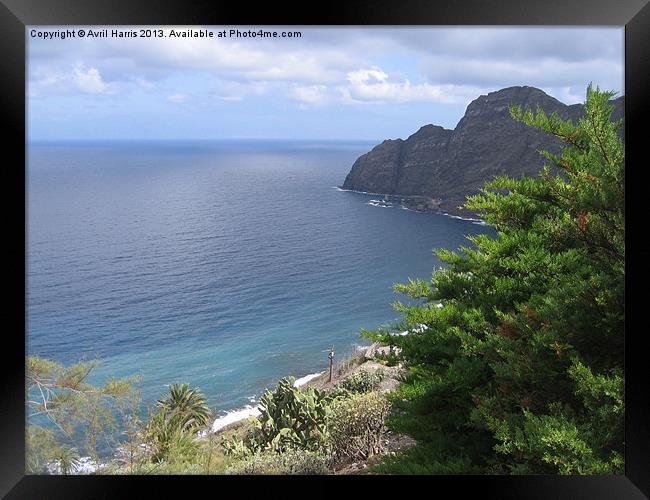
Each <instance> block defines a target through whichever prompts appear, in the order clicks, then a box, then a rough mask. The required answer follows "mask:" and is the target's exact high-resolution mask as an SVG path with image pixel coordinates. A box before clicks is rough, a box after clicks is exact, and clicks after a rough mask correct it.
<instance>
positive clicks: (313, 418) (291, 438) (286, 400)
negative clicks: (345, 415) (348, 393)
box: [225, 377, 330, 456]
mask: <svg viewBox="0 0 650 500" xmlns="http://www.w3.org/2000/svg"><path fill="white" fill-rule="evenodd" d="M294 381H295V379H294V378H293V377H285V378H283V379H282V380H280V382H278V386H277V387H276V389H275V390H274V391H267V392H266V393H265V394H264V395H263V396H262V397H261V398H260V405H259V406H260V408H261V415H260V416H259V417H258V418H255V417H250V421H251V423H252V424H253V428H252V429H251V430H250V432H248V433H247V435H246V437H245V439H244V440H243V441H242V442H238V441H233V442H230V443H227V444H226V445H225V449H226V451H227V452H228V453H229V454H232V455H236V456H243V455H246V452H245V451H244V448H246V449H248V450H249V451H250V452H258V451H265V450H271V451H276V452H278V453H282V452H284V451H286V450H288V449H294V448H299V449H305V450H318V449H321V448H322V447H323V446H324V443H325V442H326V438H327V429H326V427H325V417H326V413H327V404H328V402H329V400H330V397H329V396H328V395H327V394H326V393H325V392H324V391H319V390H317V389H314V388H313V387H309V388H296V387H294V386H293V383H294Z"/></svg>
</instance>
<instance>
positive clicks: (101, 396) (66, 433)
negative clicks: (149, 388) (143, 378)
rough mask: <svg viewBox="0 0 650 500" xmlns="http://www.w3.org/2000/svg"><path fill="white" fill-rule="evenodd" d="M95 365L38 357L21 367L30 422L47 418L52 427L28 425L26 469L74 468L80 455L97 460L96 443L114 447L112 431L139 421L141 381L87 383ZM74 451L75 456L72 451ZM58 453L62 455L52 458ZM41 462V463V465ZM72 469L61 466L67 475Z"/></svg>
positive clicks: (93, 363)
mask: <svg viewBox="0 0 650 500" xmlns="http://www.w3.org/2000/svg"><path fill="white" fill-rule="evenodd" d="M97 364H98V361H92V362H85V361H84V362H80V363H77V364H74V365H72V366H68V367H65V366H63V365H62V364H60V363H57V362H55V361H52V360H48V359H44V358H41V357H38V356H29V357H27V359H26V363H25V365H26V366H25V368H26V370H25V372H26V374H25V391H26V406H27V418H28V421H30V422H33V421H35V420H36V419H39V418H41V419H43V418H44V419H47V420H49V422H50V423H51V424H52V426H53V429H48V430H45V429H44V428H42V427H37V426H30V427H29V429H31V430H28V435H27V443H26V444H27V447H26V455H27V460H26V464H27V470H28V471H30V472H34V473H39V472H42V466H43V465H44V463H46V462H48V461H52V460H59V461H61V463H63V464H64V465H66V466H67V465H70V467H72V466H73V465H74V464H75V462H74V460H75V458H74V456H75V454H76V456H78V454H79V452H80V451H83V453H84V454H86V455H89V456H90V457H91V458H92V459H93V460H95V461H98V456H97V442H98V440H99V439H103V440H106V441H108V442H109V443H110V442H113V443H115V441H116V437H115V436H116V431H117V429H119V428H127V427H128V421H129V420H130V419H131V420H133V419H134V418H135V417H137V407H138V403H139V391H137V389H136V388H135V383H137V382H138V381H139V377H129V378H125V379H120V380H114V379H113V380H109V381H108V382H106V383H105V384H104V385H103V386H99V387H98V386H94V385H91V384H89V383H88V382H87V379H88V377H89V376H90V374H91V373H92V371H93V370H94V369H95V367H96V366H97ZM72 449H74V453H73V454H71V453H72V452H71V451H70V450H72ZM54 451H56V452H57V453H58V454H59V455H60V456H59V457H55V456H53V453H54ZM44 461H45V462H44ZM70 467H68V468H66V467H62V469H63V470H65V471H69V470H71V469H70Z"/></svg>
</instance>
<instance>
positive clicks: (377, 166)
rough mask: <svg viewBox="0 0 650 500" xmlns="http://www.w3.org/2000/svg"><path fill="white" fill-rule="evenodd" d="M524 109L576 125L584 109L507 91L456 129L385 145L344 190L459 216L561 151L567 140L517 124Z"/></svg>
mask: <svg viewBox="0 0 650 500" xmlns="http://www.w3.org/2000/svg"><path fill="white" fill-rule="evenodd" d="M612 103H613V104H614V105H615V111H614V114H613V119H615V120H617V119H620V118H622V117H623V113H624V98H623V97H619V98H618V99H615V100H613V101H612ZM510 104H518V105H520V106H522V107H524V108H531V109H533V110H535V109H536V108H537V106H538V105H539V106H540V107H541V108H542V109H543V110H544V111H545V112H547V113H549V114H550V113H553V112H556V113H557V114H558V115H559V116H560V117H562V118H564V119H571V120H572V121H574V122H575V121H577V120H578V119H579V118H580V116H581V115H582V114H583V106H582V105H581V104H574V105H571V106H568V105H566V104H563V103H562V102H560V101H558V100H557V99H555V98H553V97H551V96H549V95H548V94H546V93H544V92H543V91H541V90H539V89H537V88H534V87H508V88H505V89H502V90H499V91H496V92H491V93H489V94H487V95H482V96H480V97H478V98H477V99H475V100H474V101H472V102H471V103H470V104H469V106H468V107H467V110H466V111H465V115H464V116H463V118H462V119H461V120H460V121H459V122H458V125H457V126H456V128H455V129H454V130H447V129H444V128H442V127H439V126H436V125H425V126H424V127H422V128H421V129H420V130H418V131H417V132H416V133H415V134H413V135H411V136H410V137H409V138H408V139H406V140H402V139H396V140H386V141H384V142H382V143H381V144H379V145H378V146H376V147H375V148H373V149H372V151H370V152H368V153H366V154H364V155H363V156H361V157H359V158H358V159H357V160H356V161H355V162H354V164H353V165H352V169H351V170H350V173H349V174H348V175H347V177H346V178H345V182H344V183H343V186H341V187H342V188H343V189H349V190H354V191H364V192H369V193H382V194H389V195H398V196H403V197H408V198H410V199H412V200H417V201H418V204H419V206H422V203H423V200H424V205H427V206H429V207H430V209H435V210H441V211H443V212H447V213H451V214H457V215H471V214H470V213H468V212H467V210H464V209H461V208H459V206H460V205H462V204H463V203H464V202H465V199H466V197H467V196H469V195H472V194H476V193H477V192H478V191H479V189H480V188H481V187H483V184H484V183H485V182H486V181H488V180H491V179H492V178H494V176H497V175H508V176H511V177H521V176H522V175H527V176H534V175H536V174H537V173H538V172H539V171H540V169H541V168H542V166H543V165H544V163H547V162H546V160H545V159H544V158H543V157H542V156H541V155H540V154H539V153H538V150H540V149H545V150H549V151H552V152H559V150H560V145H561V143H560V141H559V140H558V139H557V138H555V137H552V136H549V135H547V134H545V133H543V132H540V131H539V130H537V129H535V128H534V127H529V126H526V125H523V124H522V123H519V122H516V121H515V120H513V119H512V118H511V117H510V113H509V111H508V106H509V105H510Z"/></svg>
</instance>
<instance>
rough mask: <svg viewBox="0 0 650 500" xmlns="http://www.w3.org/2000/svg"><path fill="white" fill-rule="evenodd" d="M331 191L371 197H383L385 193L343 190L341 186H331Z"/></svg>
mask: <svg viewBox="0 0 650 500" xmlns="http://www.w3.org/2000/svg"><path fill="white" fill-rule="evenodd" d="M332 189H336V190H337V191H340V192H342V193H357V194H367V195H372V196H384V195H385V194H386V193H370V192H368V191H357V190H356V189H343V188H342V187H341V186H333V187H332Z"/></svg>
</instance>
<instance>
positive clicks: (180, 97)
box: [167, 94, 187, 102]
mask: <svg viewBox="0 0 650 500" xmlns="http://www.w3.org/2000/svg"><path fill="white" fill-rule="evenodd" d="M167 100H168V101H169V102H185V101H186V100H187V95H185V94H172V95H168V96H167Z"/></svg>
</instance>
